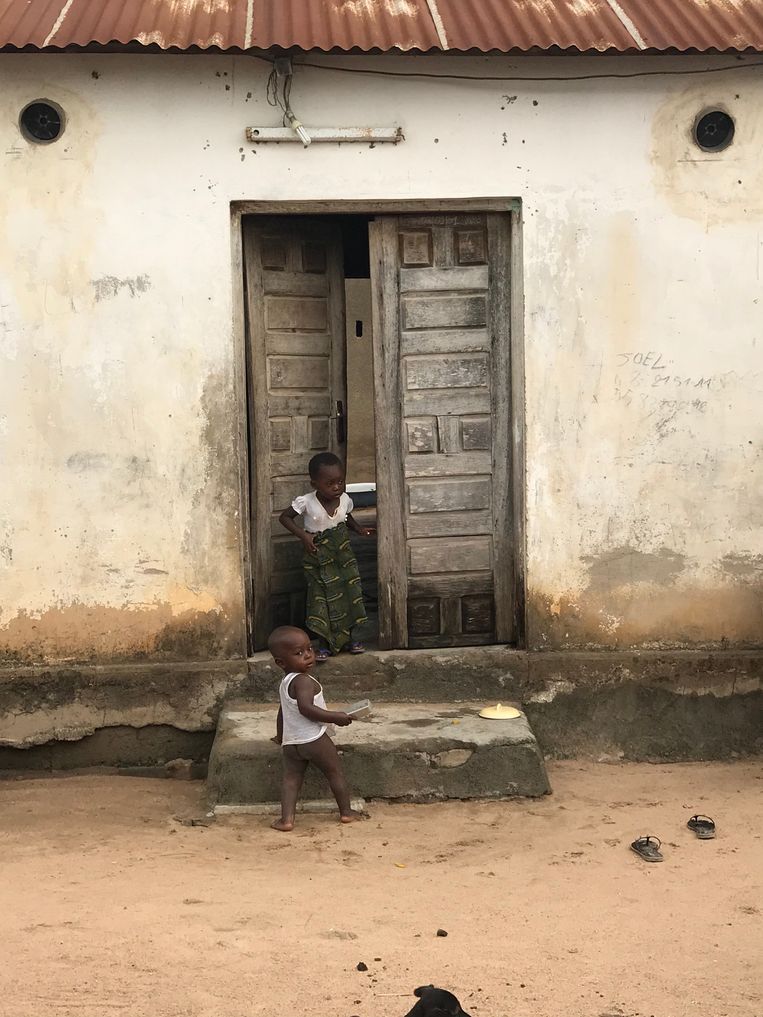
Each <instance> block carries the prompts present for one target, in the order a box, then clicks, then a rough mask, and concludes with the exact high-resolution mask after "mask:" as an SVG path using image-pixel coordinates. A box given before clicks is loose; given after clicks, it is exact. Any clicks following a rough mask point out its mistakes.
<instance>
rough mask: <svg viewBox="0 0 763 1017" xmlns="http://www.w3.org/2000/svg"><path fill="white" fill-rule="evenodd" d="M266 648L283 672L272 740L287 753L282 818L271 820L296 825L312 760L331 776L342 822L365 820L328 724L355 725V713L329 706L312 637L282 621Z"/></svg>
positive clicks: (281, 826) (278, 825) (284, 829)
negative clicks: (317, 673) (353, 803)
mask: <svg viewBox="0 0 763 1017" xmlns="http://www.w3.org/2000/svg"><path fill="white" fill-rule="evenodd" d="M268 649H269V650H270V652H271V653H272V654H273V659H274V660H275V662H276V664H278V666H279V667H280V668H282V670H283V671H284V672H285V674H284V677H283V679H282V681H281V685H280V687H279V690H278V693H279V698H280V700H281V705H280V708H279V710H278V720H277V721H276V737H275V739H274V740H275V741H276V742H277V743H278V744H279V745H281V747H282V748H281V753H282V757H283V781H282V785H281V818H280V819H277V820H276V821H275V822H274V823H273V829H274V830H280V831H282V832H284V833H287V832H288V831H289V830H292V829H293V828H294V816H295V813H296V810H297V799H298V797H299V792H300V790H301V788H302V781H303V780H304V777H305V771H306V770H307V767H308V764H309V763H313V764H314V765H315V766H317V767H318V769H319V770H320V771H321V772H322V773H323V774H324V775H325V777H326V778H327V780H328V782H329V785H330V787H331V790H332V792H333V794H334V797H335V798H336V803H337V805H338V806H339V818H340V820H341V821H342V822H343V823H353V822H355V820H356V819H362V818H363V815H362V813H359V812H355V811H354V810H353V809H352V808H351V807H350V791H349V788H348V787H347V781H346V780H345V777H344V773H343V772H342V763H341V761H340V759H339V753H338V752H337V750H336V745H334V743H333V741H332V740H331V738H330V737H329V734H328V728H329V725H330V724H336V725H337V727H346V726H347V725H348V724H351V723H352V717H350V716H349V714H347V713H341V712H338V711H335V710H328V709H327V708H326V700H325V698H324V695H323V688H322V686H321V684H320V682H318V681H316V680H315V678H313V676H312V675H311V674H310V669H311V668H312V667H313V665H314V664H315V650H313V647H312V644H311V642H310V637H309V636H308V634H307V633H306V632H304V631H303V630H302V629H297V628H293V627H292V626H290V625H284V626H281V628H277V629H276V630H275V631H274V632H272V633H271V636H270V639H269V640H268Z"/></svg>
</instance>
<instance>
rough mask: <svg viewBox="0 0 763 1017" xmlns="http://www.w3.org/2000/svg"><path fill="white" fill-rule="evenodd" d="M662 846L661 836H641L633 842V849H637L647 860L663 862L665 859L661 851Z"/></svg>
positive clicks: (637, 852)
mask: <svg viewBox="0 0 763 1017" xmlns="http://www.w3.org/2000/svg"><path fill="white" fill-rule="evenodd" d="M661 847H662V841H661V840H660V839H659V837H639V838H638V840H634V842H633V843H632V844H631V851H635V852H636V854H637V855H638V856H639V858H643V859H644V861H645V862H662V861H664V859H663V857H662V854H661V853H660V848H661Z"/></svg>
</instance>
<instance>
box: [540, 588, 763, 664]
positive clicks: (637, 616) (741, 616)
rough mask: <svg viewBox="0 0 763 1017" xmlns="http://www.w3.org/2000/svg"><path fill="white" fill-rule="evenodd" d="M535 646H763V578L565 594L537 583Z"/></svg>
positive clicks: (603, 589) (606, 589)
mask: <svg viewBox="0 0 763 1017" xmlns="http://www.w3.org/2000/svg"><path fill="white" fill-rule="evenodd" d="M528 629H529V641H530V647H531V648H532V649H562V648H565V647H566V648H569V649H594V648H597V647H598V648H602V647H608V648H610V649H618V648H624V647H643V648H645V649H680V648H683V647H686V646H693V647H697V648H699V647H705V648H710V649H723V648H726V647H729V646H738V647H751V648H753V647H759V646H761V644H762V643H763V583H761V582H758V584H757V585H753V584H749V585H742V584H739V583H735V584H734V583H729V584H728V585H725V586H717V587H714V588H711V587H704V588H703V587H697V586H687V585H684V586H682V585H681V584H680V581H679V580H678V577H676V578H675V579H674V580H672V581H671V583H670V584H669V585H667V586H665V585H661V584H658V583H654V582H648V581H643V582H638V581H637V582H635V583H627V584H624V585H612V586H609V587H608V586H607V585H606V584H604V585H601V586H598V587H589V588H588V589H581V590H580V591H577V592H571V591H569V592H566V593H564V594H561V595H560V594H555V593H550V592H548V591H546V590H543V589H539V588H538V587H537V586H535V587H532V588H531V589H530V591H529V597H528Z"/></svg>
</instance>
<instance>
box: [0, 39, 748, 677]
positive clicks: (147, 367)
mask: <svg viewBox="0 0 763 1017" xmlns="http://www.w3.org/2000/svg"><path fill="white" fill-rule="evenodd" d="M313 59H314V60H315V61H316V62H320V61H321V60H323V61H324V62H327V63H335V64H341V65H343V66H354V67H362V66H365V67H373V66H376V67H383V68H384V69H386V70H399V71H402V70H405V69H406V68H412V69H414V70H416V71H421V70H422V69H425V70H427V71H432V72H433V73H439V72H453V71H456V72H458V73H467V74H476V75H479V74H492V75H496V76H497V75H503V74H505V75H506V76H507V77H510V76H512V75H514V76H519V77H532V76H541V77H548V76H556V75H562V76H563V75H565V74H568V73H570V74H574V75H580V74H587V73H601V72H602V71H605V70H614V71H616V72H623V71H638V70H640V69H641V70H647V69H649V70H653V69H655V67H660V68H664V69H672V70H676V69H680V68H688V67H706V66H720V65H728V64H729V63H733V62H734V61H733V60H731V59H730V58H727V57H716V58H685V59H683V60H679V61H675V60H673V61H668V60H667V59H665V58H648V57H644V58H641V59H630V58H618V59H615V60H609V59H607V60H605V59H599V60H591V59H588V58H582V57H580V58H570V57H567V58H564V59H550V58H549V59H537V58H532V59H531V58H525V59H518V60H517V59H515V60H510V59H504V58H490V59H488V58H451V59H447V60H445V59H442V58H413V59H411V58H399V59H398V58H393V57H388V58H344V59H343V58H340V57H332V58H319V57H316V58H311V60H313ZM267 71H268V68H267V66H266V65H265V64H264V63H263V62H262V61H259V60H256V59H249V58H244V57H236V58H233V57H224V56H208V57H207V56H204V57H202V56H196V57H193V56H169V55H163V56H127V55H124V56H122V55H103V56H100V55H55V56H52V55H2V56H0V141H1V142H2V144H1V145H0V152H1V153H2V155H0V158H1V159H2V164H3V171H2V188H1V190H0V363H1V364H2V368H1V369H0V463H2V475H3V484H2V490H0V647H2V648H3V650H4V652H5V655H6V658H7V659H10V660H19V661H30V660H40V661H42V660H49V661H54V660H62V659H80V660H87V659H101V660H113V659H134V658H136V657H140V656H143V655H147V656H148V657H150V658H154V657H157V656H159V657H161V656H170V657H172V656H179V657H190V658H194V657H198V658H203V657H205V656H212V657H214V656H225V655H236V654H239V653H242V652H243V650H244V635H243V633H244V622H243V616H244V606H243V586H242V578H241V562H240V548H239V536H238V535H239V531H240V525H241V521H240V519H239V517H238V509H239V491H238V472H237V460H236V450H235V433H236V428H237V420H236V403H235V398H234V377H235V357H236V355H237V351H236V349H235V346H234V343H233V339H232V326H231V309H232V296H231V294H232V289H233V280H232V278H231V242H230V218H229V209H230V202H231V201H233V200H238V199H265V198H267V199H313V198H350V197H352V198H366V197H367V198H432V197H437V198H457V197H475V196H482V195H491V196H507V197H518V198H521V199H522V202H523V208H524V237H523V244H524V292H525V347H526V352H525V361H526V420H527V429H526V443H527V477H526V488H527V536H528V548H527V554H528V559H527V560H528V606H529V617H530V642H531V644H532V645H536V646H565V645H566V646H595V645H607V646H614V645H620V646H629V645H660V646H662V645H675V646H681V645H686V646H691V645H697V644H700V645H711V644H720V645H726V644H727V642H728V644H731V645H733V644H738V645H741V644H749V643H752V642H755V641H756V640H757V641H759V639H760V633H761V601H760V592H761V569H762V568H763V558H762V557H761V518H762V513H761V508H762V507H763V505H762V501H763V499H762V498H761V485H760V469H759V467H760V449H761V444H760V438H761V425H760V417H761V414H760V400H761V395H762V394H763V374H762V373H761V367H760V348H761V341H763V306H762V305H761V278H760V273H761V257H762V255H763V238H762V237H761V226H762V225H763V160H762V159H761V157H760V153H761V150H762V145H763V76H762V75H763V71H761V70H760V69H755V70H752V69H748V70H744V69H739V70H735V71H732V72H726V73H716V74H710V75H704V76H691V77H690V76H683V75H670V76H657V77H642V78H633V79H630V80H613V79H608V80H594V81H544V80H538V81H519V80H513V81H512V80H507V81H505V82H503V83H501V82H463V81H440V82H438V81H432V80H429V79H410V78H405V77H401V78H391V77H383V78H380V77H375V76H367V75H350V74H344V73H336V72H331V71H327V70H317V69H308V68H304V69H301V70H299V72H298V74H297V76H296V79H295V83H294V89H293V92H292V102H293V105H294V107H295V109H296V111H297V112H298V114H299V115H300V117H301V118H302V119H303V121H304V122H305V123H307V124H309V125H326V126H334V125H367V124H374V125H392V124H400V125H401V126H402V127H403V129H404V132H405V139H406V140H405V142H404V143H402V144H400V145H399V146H396V147H393V146H385V145H378V146H376V147H375V148H373V149H372V148H369V147H367V146H352V145H345V146H341V147H340V146H334V145H325V146H324V145H313V146H312V147H311V148H310V149H308V150H303V149H302V148H301V146H298V145H281V146H273V147H264V146H260V147H258V148H255V147H254V146H252V145H250V144H249V143H247V142H246V141H245V140H244V129H245V128H246V127H247V126H249V125H255V124H256V125H265V124H272V125H276V124H277V123H278V122H279V121H278V117H277V115H276V113H275V111H274V110H273V109H272V108H271V107H269V106H268V105H267V103H266V101H265V80H266V76H267ZM39 97H46V98H50V99H53V100H55V101H56V102H58V103H59V104H60V105H61V106H62V107H63V108H64V110H65V112H66V114H67V120H68V125H67V129H66V133H65V135H64V137H63V138H62V139H61V140H60V141H59V142H57V143H56V144H53V145H49V146H35V145H30V144H29V143H28V142H26V141H25V140H24V139H23V138H22V137H21V135H20V133H19V131H18V127H17V120H18V114H19V111H20V109H21V108H22V107H23V106H24V104H25V103H27V102H28V101H30V100H32V99H35V98H39ZM715 104H721V105H724V106H726V107H728V109H729V110H731V111H732V112H733V113H734V115H735V117H736V118H737V134H736V139H735V141H734V144H733V146H732V147H731V148H730V149H729V150H728V151H727V152H724V153H722V154H719V155H706V154H703V153H701V152H700V151H699V150H698V149H697V148H696V147H694V146H693V145H692V143H691V141H690V140H689V134H688V131H689V128H690V126H691V123H692V121H693V119H694V116H695V114H696V113H697V112H698V111H699V110H700V109H702V108H703V107H705V106H707V105H715Z"/></svg>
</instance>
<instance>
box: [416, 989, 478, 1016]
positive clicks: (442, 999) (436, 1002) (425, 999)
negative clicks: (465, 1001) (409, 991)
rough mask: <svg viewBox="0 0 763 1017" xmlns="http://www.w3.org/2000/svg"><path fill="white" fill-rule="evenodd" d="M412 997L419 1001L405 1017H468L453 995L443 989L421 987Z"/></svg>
mask: <svg viewBox="0 0 763 1017" xmlns="http://www.w3.org/2000/svg"><path fill="white" fill-rule="evenodd" d="M413 995H414V996H418V997H419V1001H418V1003H417V1004H416V1006H414V1008H413V1009H412V1010H411V1011H409V1013H408V1014H407V1015H406V1017H469V1014H468V1013H467V1012H466V1010H462V1009H461V1004H460V1003H459V1001H458V1000H457V999H456V997H455V996H454V995H453V993H452V992H446V990H445V989H436V988H435V987H434V985H422V986H421V987H420V988H418V989H414V990H413Z"/></svg>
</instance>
